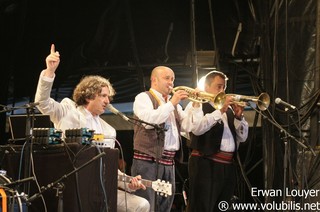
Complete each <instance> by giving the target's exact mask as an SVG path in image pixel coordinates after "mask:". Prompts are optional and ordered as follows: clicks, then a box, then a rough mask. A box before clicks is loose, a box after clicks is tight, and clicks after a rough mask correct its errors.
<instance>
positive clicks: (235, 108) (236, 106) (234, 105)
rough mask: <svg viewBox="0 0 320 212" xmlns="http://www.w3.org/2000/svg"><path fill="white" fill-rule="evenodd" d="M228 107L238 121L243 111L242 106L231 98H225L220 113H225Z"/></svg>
mask: <svg viewBox="0 0 320 212" xmlns="http://www.w3.org/2000/svg"><path fill="white" fill-rule="evenodd" d="M229 105H231V107H232V109H233V111H234V115H235V117H236V118H238V119H240V118H241V116H242V114H243V111H244V105H243V104H239V102H236V101H235V100H234V97H233V96H228V95H227V96H226V99H225V101H224V104H223V106H222V108H221V109H220V111H221V113H225V112H227V110H228V107H229Z"/></svg>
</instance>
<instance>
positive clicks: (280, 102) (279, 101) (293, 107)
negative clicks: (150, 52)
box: [274, 98, 296, 110]
mask: <svg viewBox="0 0 320 212" xmlns="http://www.w3.org/2000/svg"><path fill="white" fill-rule="evenodd" d="M274 102H275V103H276V104H282V105H284V106H286V107H289V108H291V109H293V110H294V109H296V106H294V105H292V104H289V103H288V102H285V101H283V100H282V99H280V98H276V99H275V100H274Z"/></svg>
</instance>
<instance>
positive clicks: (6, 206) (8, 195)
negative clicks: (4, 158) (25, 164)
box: [0, 170, 33, 212]
mask: <svg viewBox="0 0 320 212" xmlns="http://www.w3.org/2000/svg"><path fill="white" fill-rule="evenodd" d="M32 179H33V178H32ZM32 179H31V180H32ZM29 180H30V179H29V178H28V179H26V180H20V181H19V182H18V181H16V182H12V179H11V178H10V177H9V176H7V172H6V171H5V170H0V189H1V192H0V193H1V200H2V206H1V208H0V211H17V210H18V209H19V211H21V212H23V211H27V206H26V204H25V203H24V202H23V200H22V199H23V198H24V193H19V192H18V190H17V189H16V188H11V187H12V186H16V185H18V184H20V183H23V182H26V181H29Z"/></svg>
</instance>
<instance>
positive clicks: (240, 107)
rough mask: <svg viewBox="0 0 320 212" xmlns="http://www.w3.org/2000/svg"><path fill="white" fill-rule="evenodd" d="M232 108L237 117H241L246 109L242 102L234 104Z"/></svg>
mask: <svg viewBox="0 0 320 212" xmlns="http://www.w3.org/2000/svg"><path fill="white" fill-rule="evenodd" d="M232 109H233V111H234V116H235V118H237V119H241V117H242V114H243V111H244V106H243V105H241V104H232Z"/></svg>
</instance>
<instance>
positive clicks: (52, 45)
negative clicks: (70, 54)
mask: <svg viewBox="0 0 320 212" xmlns="http://www.w3.org/2000/svg"><path fill="white" fill-rule="evenodd" d="M55 52H56V49H55V47H54V44H51V50H50V53H51V54H52V53H55Z"/></svg>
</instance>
